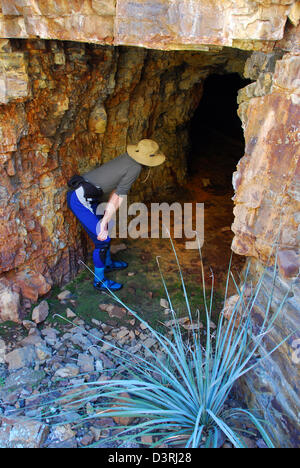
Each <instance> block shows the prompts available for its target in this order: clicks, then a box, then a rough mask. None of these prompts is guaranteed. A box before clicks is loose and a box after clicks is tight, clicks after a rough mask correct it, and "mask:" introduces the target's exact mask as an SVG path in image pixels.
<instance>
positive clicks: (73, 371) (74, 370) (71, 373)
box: [54, 364, 79, 379]
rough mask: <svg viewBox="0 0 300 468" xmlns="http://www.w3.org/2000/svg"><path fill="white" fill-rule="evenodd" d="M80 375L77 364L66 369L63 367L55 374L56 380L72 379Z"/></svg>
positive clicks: (69, 365)
mask: <svg viewBox="0 0 300 468" xmlns="http://www.w3.org/2000/svg"><path fill="white" fill-rule="evenodd" d="M78 374H79V367H78V366H75V364H68V365H67V366H66V367H61V368H60V369H58V370H57V371H56V372H55V374H54V379H55V378H61V379H64V378H72V377H76V376H77V375H78Z"/></svg>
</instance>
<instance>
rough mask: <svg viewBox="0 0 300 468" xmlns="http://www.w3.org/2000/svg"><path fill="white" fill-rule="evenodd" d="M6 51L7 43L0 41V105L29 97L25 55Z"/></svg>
mask: <svg viewBox="0 0 300 468" xmlns="http://www.w3.org/2000/svg"><path fill="white" fill-rule="evenodd" d="M0 21H1V18H0ZM7 49H9V43H8V41H7V40H1V39H0V63H1V67H0V104H7V103H8V102H10V101H12V100H16V99H17V100H19V101H22V100H26V99H28V97H29V96H30V87H29V77H28V74H27V59H26V55H25V54H24V53H19V52H11V51H7Z"/></svg>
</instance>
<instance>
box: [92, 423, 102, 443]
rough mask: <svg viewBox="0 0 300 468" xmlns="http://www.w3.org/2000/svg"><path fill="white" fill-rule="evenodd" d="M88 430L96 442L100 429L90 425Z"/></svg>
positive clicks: (98, 438)
mask: <svg viewBox="0 0 300 468" xmlns="http://www.w3.org/2000/svg"><path fill="white" fill-rule="evenodd" d="M90 431H91V433H92V434H93V437H94V440H95V441H96V442H97V441H98V440H100V437H101V429H99V428H98V427H95V426H92V427H90Z"/></svg>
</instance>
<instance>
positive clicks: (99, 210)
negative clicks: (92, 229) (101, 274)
mask: <svg viewBox="0 0 300 468" xmlns="http://www.w3.org/2000/svg"><path fill="white" fill-rule="evenodd" d="M92 209H93V211H94V213H95V215H96V216H98V219H99V220H101V218H102V217H103V216H104V212H105V205H103V204H99V205H96V206H93V207H92ZM113 225H114V221H113V220H111V221H110V222H109V224H108V231H109V232H110V230H111V229H112V228H113ZM110 244H111V241H109V245H108V249H107V255H106V260H105V271H106V272H109V271H115V270H125V268H127V267H128V263H127V262H123V261H121V260H112V258H111V252H110Z"/></svg>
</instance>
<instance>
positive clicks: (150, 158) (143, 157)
mask: <svg viewBox="0 0 300 468" xmlns="http://www.w3.org/2000/svg"><path fill="white" fill-rule="evenodd" d="M127 153H128V154H129V156H130V157H131V158H132V159H134V160H135V161H137V162H138V163H140V164H143V165H144V166H159V165H160V164H162V163H164V162H165V160H166V156H165V155H164V154H162V153H161V152H160V151H159V146H158V144H157V143H156V141H153V140H141V141H139V143H138V144H137V145H128V146H127Z"/></svg>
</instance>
